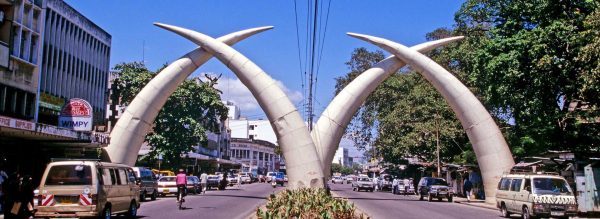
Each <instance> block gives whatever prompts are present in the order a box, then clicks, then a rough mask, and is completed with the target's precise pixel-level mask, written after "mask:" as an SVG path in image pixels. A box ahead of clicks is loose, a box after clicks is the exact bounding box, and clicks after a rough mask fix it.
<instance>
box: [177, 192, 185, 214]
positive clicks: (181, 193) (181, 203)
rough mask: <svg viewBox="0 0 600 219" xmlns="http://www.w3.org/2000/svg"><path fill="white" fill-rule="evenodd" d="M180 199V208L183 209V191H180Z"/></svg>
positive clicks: (178, 203)
mask: <svg viewBox="0 0 600 219" xmlns="http://www.w3.org/2000/svg"><path fill="white" fill-rule="evenodd" d="M178 198H179V201H177V205H178V207H179V210H183V208H184V207H183V203H184V202H185V199H184V198H183V192H180V193H179V197H178Z"/></svg>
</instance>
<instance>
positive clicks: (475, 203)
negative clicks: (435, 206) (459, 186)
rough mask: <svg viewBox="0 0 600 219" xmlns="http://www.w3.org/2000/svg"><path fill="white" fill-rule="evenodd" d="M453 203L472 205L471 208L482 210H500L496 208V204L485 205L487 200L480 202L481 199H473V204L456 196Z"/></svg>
mask: <svg viewBox="0 0 600 219" xmlns="http://www.w3.org/2000/svg"><path fill="white" fill-rule="evenodd" d="M453 202H454V203H458V204H463V205H470V206H475V207H480V208H487V209H492V210H498V208H496V206H495V205H494V204H490V203H485V200H480V199H471V202H467V198H463V197H457V196H454V197H453Z"/></svg>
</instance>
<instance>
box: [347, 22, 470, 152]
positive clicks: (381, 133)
mask: <svg viewBox="0 0 600 219" xmlns="http://www.w3.org/2000/svg"><path fill="white" fill-rule="evenodd" d="M443 32H444V31H440V32H439V34H444V33H443ZM382 59H383V53H382V52H380V51H376V52H369V51H367V50H366V49H364V48H358V49H356V50H355V51H354V52H353V53H352V56H351V59H350V61H348V62H347V63H346V65H347V66H348V68H349V69H350V72H349V73H348V74H347V75H345V76H343V77H339V78H337V79H336V82H337V83H336V89H337V92H339V90H341V89H343V87H344V86H346V85H347V84H348V83H349V82H350V81H351V80H352V79H354V78H355V77H356V76H358V74H360V73H361V72H363V71H365V70H367V69H368V68H370V67H371V66H372V65H373V64H375V63H376V62H378V61H380V60H382ZM348 133H349V134H350V135H349V136H350V137H351V138H352V139H353V140H354V141H355V142H356V143H357V144H358V145H363V146H364V145H372V146H373V147H374V148H375V150H374V151H375V154H372V156H375V157H382V158H383V159H384V161H386V162H389V163H393V164H398V163H399V162H401V161H402V158H404V157H407V156H416V157H419V158H421V159H423V160H426V161H433V160H435V159H436V158H437V157H436V156H435V155H436V154H435V150H436V145H437V139H438V137H439V140H440V148H441V157H442V160H443V161H451V160H452V158H453V157H454V156H456V155H457V154H459V153H461V152H462V151H463V150H465V149H463V148H468V147H465V144H466V137H465V135H464V131H462V128H461V127H460V123H458V121H457V120H456V117H455V116H454V113H453V112H452V110H451V109H450V108H449V107H448V105H447V104H446V103H445V101H444V99H443V98H442V97H441V96H440V95H439V94H438V92H437V91H435V89H434V88H433V87H432V86H431V85H430V84H429V83H428V82H427V81H426V80H425V79H424V78H423V77H422V76H420V75H419V74H417V73H416V72H398V73H397V74H395V75H392V76H391V77H390V78H388V79H387V80H386V81H385V82H384V83H383V84H382V85H380V86H379V87H378V88H377V89H376V90H375V91H374V92H373V94H371V96H369V98H368V99H367V100H366V101H365V103H364V104H363V105H362V106H361V108H360V110H359V111H358V112H357V114H356V115H355V118H354V120H353V123H352V124H351V125H350V127H349V131H348ZM363 149H364V148H363ZM467 150H468V149H467ZM371 153H373V152H371Z"/></svg>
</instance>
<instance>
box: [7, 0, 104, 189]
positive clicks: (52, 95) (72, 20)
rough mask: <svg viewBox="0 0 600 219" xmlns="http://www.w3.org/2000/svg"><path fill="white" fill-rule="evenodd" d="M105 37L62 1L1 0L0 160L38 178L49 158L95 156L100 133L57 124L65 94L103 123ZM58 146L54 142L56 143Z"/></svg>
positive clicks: (93, 25)
mask: <svg viewBox="0 0 600 219" xmlns="http://www.w3.org/2000/svg"><path fill="white" fill-rule="evenodd" d="M110 39H111V37H110V35H109V34H108V33H106V31H104V30H102V29H101V28H99V27H97V26H96V25H95V24H94V23H92V22H91V21H89V20H88V19H87V18H85V17H84V16H83V15H81V14H80V13H79V12H77V11H76V10H75V9H73V8H72V7H70V6H69V5H67V4H66V3H64V2H63V1H62V0H0V142H2V144H0V165H3V168H4V169H5V170H6V171H7V172H9V171H16V170H19V171H20V172H21V173H22V174H30V175H32V176H33V178H34V180H39V177H41V175H40V174H41V171H43V169H44V168H45V165H46V164H47V162H49V161H50V159H51V158H64V157H70V158H74V157H97V150H96V149H97V148H98V147H101V146H102V145H106V144H107V143H108V139H107V135H106V134H104V133H95V132H87V131H86V132H81V131H75V130H72V129H66V128H60V127H57V126H58V112H59V111H60V110H61V107H63V105H64V104H65V103H66V101H67V100H68V99H70V98H75V97H76V98H82V99H85V100H87V101H88V102H90V103H91V104H92V105H93V106H94V107H93V112H94V117H95V122H96V124H99V123H103V120H104V116H103V114H104V113H103V111H104V107H105V106H104V102H105V97H104V95H105V88H106V82H105V81H106V80H107V77H106V76H107V74H106V73H107V72H108V67H109V61H108V57H109V54H110V53H109V50H110ZM57 146H58V147H57Z"/></svg>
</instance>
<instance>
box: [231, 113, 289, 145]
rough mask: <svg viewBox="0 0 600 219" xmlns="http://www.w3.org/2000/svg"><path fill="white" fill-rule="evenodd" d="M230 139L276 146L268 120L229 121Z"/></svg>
mask: <svg viewBox="0 0 600 219" xmlns="http://www.w3.org/2000/svg"><path fill="white" fill-rule="evenodd" d="M229 128H230V129H231V137H232V138H244V139H250V140H253V139H255V140H263V141H268V142H271V143H272V144H275V145H277V136H275V132H274V131H273V128H272V127H271V123H270V122H269V120H246V119H244V118H241V119H238V120H233V119H230V120H229Z"/></svg>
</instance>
